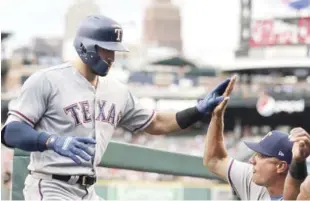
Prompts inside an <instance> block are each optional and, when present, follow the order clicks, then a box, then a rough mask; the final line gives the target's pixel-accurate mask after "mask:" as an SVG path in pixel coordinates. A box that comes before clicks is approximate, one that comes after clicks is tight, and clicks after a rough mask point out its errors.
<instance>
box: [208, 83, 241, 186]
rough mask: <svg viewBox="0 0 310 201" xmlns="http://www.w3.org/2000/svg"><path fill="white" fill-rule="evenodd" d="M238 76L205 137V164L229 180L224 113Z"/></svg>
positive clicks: (215, 112) (230, 85) (218, 108)
mask: <svg viewBox="0 0 310 201" xmlns="http://www.w3.org/2000/svg"><path fill="white" fill-rule="evenodd" d="M235 80H236V78H233V79H232V80H231V82H230V83H229V86H228V87H227V89H226V91H225V93H224V96H225V99H224V100H223V101H222V102H221V103H220V104H219V105H218V106H217V107H216V108H215V109H214V111H213V112H212V117H211V121H210V124H209V128H208V132H207V135H206V139H205V151H204V156H203V164H204V166H206V167H207V168H208V169H209V170H210V171H211V172H213V173H214V174H216V175H218V176H219V177H220V178H222V179H223V180H227V177H226V175H227V170H228V166H229V161H230V160H229V158H228V154H227V150H226V148H225V144H224V113H225V109H226V107H227V104H228V100H229V99H228V96H229V95H230V93H231V91H232V89H233V87H234V84H235Z"/></svg>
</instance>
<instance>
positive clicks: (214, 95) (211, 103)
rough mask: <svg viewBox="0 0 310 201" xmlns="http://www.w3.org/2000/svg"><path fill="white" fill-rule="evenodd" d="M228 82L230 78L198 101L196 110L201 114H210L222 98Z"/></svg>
mask: <svg viewBox="0 0 310 201" xmlns="http://www.w3.org/2000/svg"><path fill="white" fill-rule="evenodd" d="M229 82H230V78H228V79H226V80H224V81H223V82H222V83H220V84H219V85H218V86H217V87H216V88H214V89H213V90H212V91H211V92H210V93H209V94H207V95H206V97H205V98H203V99H201V100H199V101H198V104H197V106H196V107H197V110H198V111H199V112H200V113H203V114H211V113H212V112H213V110H214V108H215V107H216V106H217V105H218V104H219V103H221V102H222V101H223V100H224V96H223V94H224V92H225V90H226V88H227V86H228V84H229Z"/></svg>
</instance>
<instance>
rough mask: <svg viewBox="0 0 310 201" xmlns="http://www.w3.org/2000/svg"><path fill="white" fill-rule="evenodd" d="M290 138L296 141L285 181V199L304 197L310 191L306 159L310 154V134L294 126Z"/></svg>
mask: <svg viewBox="0 0 310 201" xmlns="http://www.w3.org/2000/svg"><path fill="white" fill-rule="evenodd" d="M290 140H291V141H292V142H294V145H293V148H292V153H293V158H292V159H293V160H292V163H291V165H290V168H289V173H288V174H287V177H286V180H285V183H284V192H283V198H284V200H296V198H297V197H303V198H304V197H305V196H306V195H307V193H309V192H310V181H309V180H310V178H309V177H308V179H307V180H308V181H305V179H306V177H307V175H308V173H307V165H306V160H307V157H309V155H310V135H309V134H308V133H307V131H305V130H304V129H302V128H294V129H292V130H291V132H290ZM303 182H304V183H303ZM302 183H303V184H302ZM306 186H308V187H306ZM305 187H306V188H308V190H306V188H305ZM307 191H308V192H307ZM308 195H309V194H308ZM308 198H309V197H308Z"/></svg>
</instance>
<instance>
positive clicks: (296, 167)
mask: <svg viewBox="0 0 310 201" xmlns="http://www.w3.org/2000/svg"><path fill="white" fill-rule="evenodd" d="M289 172H290V175H291V176H292V177H293V178H294V179H296V180H304V179H305V178H306V177H307V176H308V172H307V164H306V161H302V162H296V161H293V163H292V164H291V166H290V169H289Z"/></svg>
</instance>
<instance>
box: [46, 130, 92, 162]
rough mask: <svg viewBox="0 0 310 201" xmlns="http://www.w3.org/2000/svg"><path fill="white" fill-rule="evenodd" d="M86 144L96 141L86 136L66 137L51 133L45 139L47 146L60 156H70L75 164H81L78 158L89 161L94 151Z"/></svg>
mask: <svg viewBox="0 0 310 201" xmlns="http://www.w3.org/2000/svg"><path fill="white" fill-rule="evenodd" d="M87 144H96V141H95V140H94V139H92V138H87V137H71V136H69V137H66V136H57V135H52V136H51V137H50V138H49V140H48V141H47V145H46V146H47V148H48V149H51V150H54V151H55V152H56V153H58V154H59V155H62V156H66V157H69V158H71V159H72V160H73V161H74V162H76V163H77V164H82V161H81V159H80V158H82V159H84V160H85V161H90V160H91V158H92V157H93V156H94V153H93V152H92V151H91V150H90V149H89V147H88V146H87Z"/></svg>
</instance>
